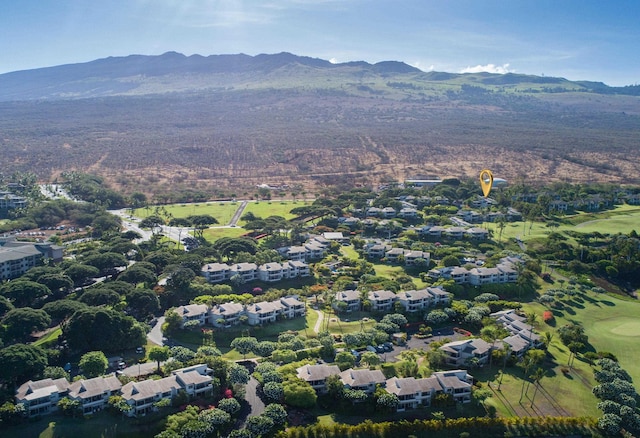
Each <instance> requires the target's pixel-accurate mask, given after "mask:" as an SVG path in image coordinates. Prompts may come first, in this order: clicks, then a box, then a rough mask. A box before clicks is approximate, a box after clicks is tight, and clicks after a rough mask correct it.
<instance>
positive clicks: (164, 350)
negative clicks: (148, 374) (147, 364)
mask: <svg viewBox="0 0 640 438" xmlns="http://www.w3.org/2000/svg"><path fill="white" fill-rule="evenodd" d="M169 355H170V352H169V347H158V346H154V347H151V348H150V349H149V354H148V356H149V359H151V360H154V361H156V362H157V364H158V372H160V362H164V361H166V360H168V359H169Z"/></svg>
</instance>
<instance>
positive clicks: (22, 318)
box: [2, 307, 51, 339]
mask: <svg viewBox="0 0 640 438" xmlns="http://www.w3.org/2000/svg"><path fill="white" fill-rule="evenodd" d="M2 324H3V325H4V327H5V333H6V335H7V338H9V339H24V338H26V337H27V336H29V335H30V334H31V333H32V332H35V331H40V330H44V329H46V328H47V327H49V324H51V318H50V317H49V315H48V314H47V312H45V311H44V310H42V309H32V308H31V307H22V308H18V309H13V310H9V311H8V312H7V314H6V315H5V316H4V318H2Z"/></svg>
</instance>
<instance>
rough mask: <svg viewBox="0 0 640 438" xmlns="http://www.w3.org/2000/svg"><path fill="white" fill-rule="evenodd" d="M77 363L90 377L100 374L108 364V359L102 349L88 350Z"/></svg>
mask: <svg viewBox="0 0 640 438" xmlns="http://www.w3.org/2000/svg"><path fill="white" fill-rule="evenodd" d="M78 365H79V366H80V369H82V373H83V374H84V375H85V376H86V377H89V378H91V377H98V376H102V375H103V374H104V373H105V371H106V370H107V367H108V366H109V361H108V360H107V357H106V356H105V355H104V353H103V352H102V351H90V352H88V353H85V354H83V355H82V357H81V358H80V362H79V364H78Z"/></svg>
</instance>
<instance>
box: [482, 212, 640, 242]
mask: <svg viewBox="0 0 640 438" xmlns="http://www.w3.org/2000/svg"><path fill="white" fill-rule="evenodd" d="M559 221H563V222H566V223H562V224H560V225H559V226H558V227H549V226H547V224H545V223H540V222H535V223H534V224H533V225H531V222H526V223H523V222H512V223H508V224H506V227H505V228H504V230H503V231H502V240H503V241H505V240H507V239H513V238H515V237H519V238H521V239H522V240H525V241H526V240H529V239H535V238H540V237H545V236H546V235H548V234H549V233H550V232H552V231H557V232H563V231H578V232H581V233H593V232H599V233H602V234H616V233H629V232H630V231H631V230H636V231H638V230H639V229H640V226H638V224H639V223H640V208H638V207H637V206H633V205H626V204H625V205H620V206H617V207H616V208H615V209H613V210H607V211H603V212H599V213H578V214H576V215H572V216H564V217H559ZM574 224H575V225H574ZM484 227H486V228H487V229H489V230H493V237H494V239H496V240H497V239H498V236H499V234H500V230H499V228H498V225H497V224H496V223H485V224H484Z"/></svg>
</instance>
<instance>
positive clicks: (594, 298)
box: [471, 292, 640, 416]
mask: <svg viewBox="0 0 640 438" xmlns="http://www.w3.org/2000/svg"><path fill="white" fill-rule="evenodd" d="M563 302H564V303H565V308H564V309H563V310H561V311H556V312H555V319H556V321H555V325H553V326H549V325H546V324H545V323H543V322H542V312H544V310H546V308H545V307H544V306H543V305H541V304H539V303H535V302H534V303H528V304H525V305H524V307H523V310H524V311H525V312H533V313H535V314H537V315H538V322H537V323H536V329H537V331H538V332H539V333H543V332H545V331H549V332H551V333H553V334H554V337H553V340H552V342H551V345H550V347H549V358H548V360H547V361H546V362H545V366H544V368H545V370H546V375H545V377H544V378H543V379H542V380H541V390H539V391H538V393H537V395H536V401H535V403H534V405H533V407H531V397H532V396H533V392H534V387H533V386H530V387H529V390H528V392H527V394H528V396H526V397H524V399H523V401H522V403H520V401H519V400H520V393H521V389H522V382H523V381H522V377H523V376H522V370H520V369H519V368H517V367H515V368H507V372H506V374H505V377H504V379H503V383H502V387H501V391H497V390H496V389H497V376H498V372H497V367H495V366H494V367H493V369H488V368H485V369H482V370H474V371H473V372H472V373H471V374H473V375H474V376H475V377H476V378H478V379H479V380H480V381H482V382H486V381H487V380H490V381H492V388H493V391H494V396H493V397H492V398H490V399H489V401H488V404H491V405H493V406H495V407H496V409H497V410H498V413H499V414H500V415H504V416H514V415H516V416H531V415H534V416H536V415H542V414H546V415H592V416H599V415H600V414H601V413H600V412H599V411H598V410H597V408H596V404H597V403H598V400H597V399H596V398H595V397H594V396H593V394H592V392H591V389H592V387H593V386H594V385H595V384H596V382H595V381H594V379H593V369H592V367H591V365H590V364H588V363H587V362H586V361H585V360H584V359H583V358H581V357H580V356H579V357H578V358H577V359H576V360H575V361H574V363H573V369H571V370H570V372H569V373H568V374H564V373H563V372H562V370H563V369H566V368H568V367H567V364H568V360H569V351H568V349H567V347H565V346H564V345H563V344H562V343H561V342H560V339H559V337H558V334H557V333H556V330H557V328H559V327H562V326H563V325H564V324H567V323H569V322H578V323H581V324H582V326H583V327H584V328H585V333H586V334H587V335H588V336H589V342H590V344H591V345H592V346H593V348H594V349H595V350H596V351H598V350H603V351H609V352H611V353H613V354H614V355H616V356H617V357H618V359H619V361H620V364H621V365H622V366H623V368H624V369H626V370H627V371H628V372H629V374H630V375H631V377H632V378H633V379H634V381H636V382H637V381H638V379H640V364H639V363H638V361H637V357H638V356H639V355H640V321H639V320H638V319H637V314H638V312H639V311H640V303H637V302H630V301H627V300H620V299H617V298H615V297H611V296H609V295H605V294H600V295H599V294H595V293H593V292H588V293H587V294H584V295H581V296H577V297H574V298H573V299H570V298H569V297H566V298H565V299H564V300H563Z"/></svg>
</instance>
